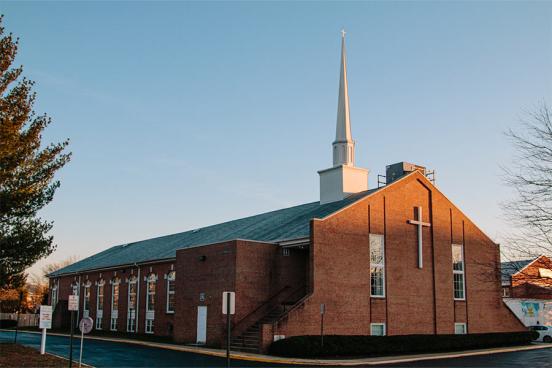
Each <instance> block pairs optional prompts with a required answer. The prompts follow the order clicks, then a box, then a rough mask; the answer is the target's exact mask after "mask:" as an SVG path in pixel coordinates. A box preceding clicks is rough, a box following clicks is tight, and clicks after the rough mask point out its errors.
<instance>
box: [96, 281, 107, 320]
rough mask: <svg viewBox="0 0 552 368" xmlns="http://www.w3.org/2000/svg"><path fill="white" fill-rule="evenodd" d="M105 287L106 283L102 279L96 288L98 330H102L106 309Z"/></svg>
mask: <svg viewBox="0 0 552 368" xmlns="http://www.w3.org/2000/svg"><path fill="white" fill-rule="evenodd" d="M104 285H105V281H104V280H103V279H100V281H98V283H97V286H96V330H101V329H102V320H103V309H104Z"/></svg>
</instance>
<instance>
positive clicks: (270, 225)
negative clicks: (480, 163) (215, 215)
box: [48, 189, 378, 277]
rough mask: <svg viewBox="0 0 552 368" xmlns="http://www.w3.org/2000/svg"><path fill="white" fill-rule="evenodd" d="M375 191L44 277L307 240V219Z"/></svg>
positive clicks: (137, 246)
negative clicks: (241, 242)
mask: <svg viewBox="0 0 552 368" xmlns="http://www.w3.org/2000/svg"><path fill="white" fill-rule="evenodd" d="M377 190H378V189H372V190H368V191H364V192H360V193H357V194H353V195H351V196H349V197H347V198H345V199H343V200H341V201H336V202H332V203H326V204H323V205H321V204H320V202H311V203H306V204H302V205H299V206H294V207H289V208H285V209H281V210H277V211H272V212H266V213H262V214H259V215H255V216H251V217H245V218H242V219H238V220H233V221H229V222H224V223H221V224H217V225H212V226H207V227H203V228H199V229H195V230H190V231H186V232H183V233H178V234H172V235H166V236H162V237H158V238H153V239H148V240H142V241H137V242H134V243H128V244H122V245H117V246H114V247H111V248H109V249H107V250H104V251H103V252H100V253H97V254H95V255H92V256H90V257H88V258H85V259H83V260H81V261H78V262H76V263H73V264H71V265H69V266H67V267H64V268H62V269H60V270H57V271H54V272H52V273H50V274H49V275H48V276H50V277H55V276H60V275H63V274H68V273H76V272H83V271H89V270H97V269H102V268H108V267H115V266H123V265H129V264H134V263H144V262H151V261H155V260H163V259H171V258H174V257H176V250H177V249H181V248H189V247H193V246H199V245H206V244H213V243H219V242H223V241H228V240H234V239H247V240H255V241H263V242H273V243H276V242H279V241H283V240H290V239H299V238H305V237H309V236H310V221H311V219H314V218H324V217H326V216H328V215H330V214H332V213H334V212H336V211H339V210H340V209H342V208H344V207H346V206H347V205H349V204H351V203H353V202H355V201H357V200H359V199H361V198H363V197H365V196H367V195H369V194H371V193H373V192H375V191H377Z"/></svg>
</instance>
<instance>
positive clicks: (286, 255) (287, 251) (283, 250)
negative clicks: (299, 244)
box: [282, 248, 289, 257]
mask: <svg viewBox="0 0 552 368" xmlns="http://www.w3.org/2000/svg"><path fill="white" fill-rule="evenodd" d="M282 253H283V254H284V257H289V248H283V249H282Z"/></svg>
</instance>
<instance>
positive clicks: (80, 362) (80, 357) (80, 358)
mask: <svg viewBox="0 0 552 368" xmlns="http://www.w3.org/2000/svg"><path fill="white" fill-rule="evenodd" d="M83 341H84V328H82V331H81V349H80V355H79V368H80V367H81V364H82V343H83Z"/></svg>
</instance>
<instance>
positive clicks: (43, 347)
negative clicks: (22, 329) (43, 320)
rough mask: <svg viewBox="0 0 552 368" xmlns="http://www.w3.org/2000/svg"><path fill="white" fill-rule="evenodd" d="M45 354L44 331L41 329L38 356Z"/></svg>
mask: <svg viewBox="0 0 552 368" xmlns="http://www.w3.org/2000/svg"><path fill="white" fill-rule="evenodd" d="M44 353H46V329H45V328H43V329H42V340H41V341H40V354H42V355H44Z"/></svg>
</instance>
